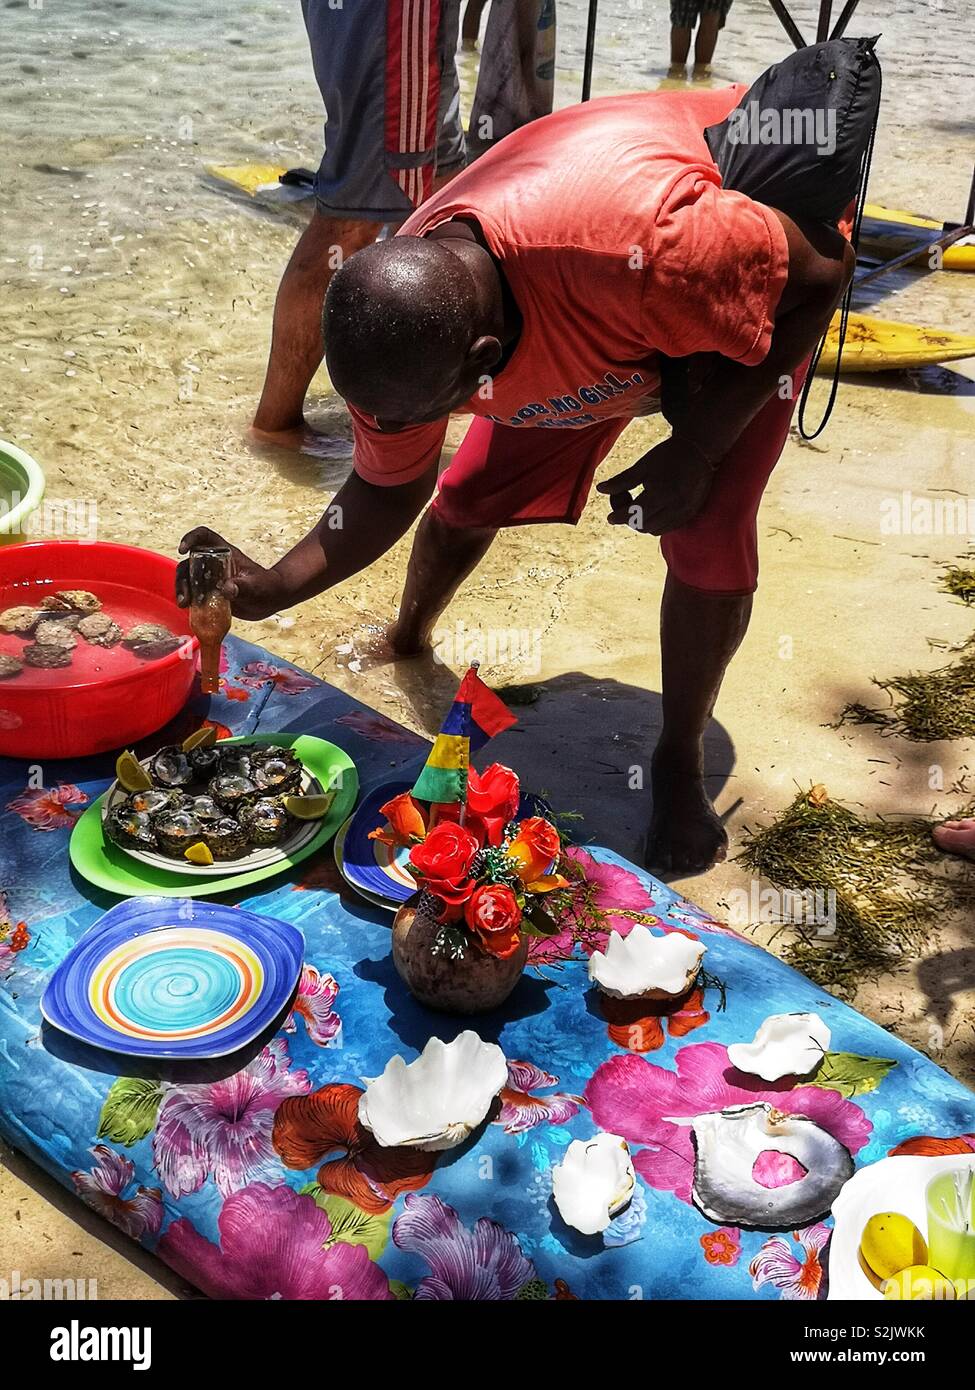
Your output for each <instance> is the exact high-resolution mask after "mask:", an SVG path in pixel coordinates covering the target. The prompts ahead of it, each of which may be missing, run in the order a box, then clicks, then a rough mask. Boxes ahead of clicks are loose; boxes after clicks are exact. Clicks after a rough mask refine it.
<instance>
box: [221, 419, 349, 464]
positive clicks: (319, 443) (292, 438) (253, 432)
mask: <svg viewBox="0 0 975 1390" xmlns="http://www.w3.org/2000/svg"><path fill="white" fill-rule="evenodd" d="M247 438H248V439H249V440H250V441H251V442H252V443H255V444H273V445H274V446H275V447H276V448H278V449H291V450H292V451H293V452H294V453H296V454H308V455H310V456H311V457H312V458H320V459H327V458H332V459H334V458H351V457H352V453H353V445H352V441H351V440H350V439H346V438H345V437H344V436H342V435H339V436H336V435H330V434H321V433H320V432H319V431H318V430H313V429H312V427H311V425H309V424H308V422H307V421H306V420H302V422H301V424H299V425H291V426H289V427H288V428H287V429H282V430H262V429H258V427H257V425H251V426H250V427H249V429H248V430H247Z"/></svg>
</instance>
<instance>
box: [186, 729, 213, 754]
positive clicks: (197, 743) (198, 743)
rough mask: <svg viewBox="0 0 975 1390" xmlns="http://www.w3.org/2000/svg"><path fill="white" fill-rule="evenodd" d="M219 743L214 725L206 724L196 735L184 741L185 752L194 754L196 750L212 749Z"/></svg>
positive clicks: (191, 735)
mask: <svg viewBox="0 0 975 1390" xmlns="http://www.w3.org/2000/svg"><path fill="white" fill-rule="evenodd" d="M216 741H217V731H216V729H215V728H214V727H213V725H212V724H204V726H203V728H202V729H197V731H196V733H195V734H190V736H189V738H184V740H183V752H184V753H192V751H193V749H194V748H212V747H213V745H214V744H215V743H216Z"/></svg>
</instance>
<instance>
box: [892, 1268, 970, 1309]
mask: <svg viewBox="0 0 975 1390" xmlns="http://www.w3.org/2000/svg"><path fill="white" fill-rule="evenodd" d="M954 1296H955V1286H954V1284H953V1283H952V1282H951V1280H950V1279H946V1278H945V1276H944V1275H943V1274H942V1273H941V1271H940V1270H937V1269H932V1268H931V1266H930V1265H911V1266H910V1268H909V1269H902V1270H900V1271H899V1272H898V1273H897V1274H895V1275H894V1277H893V1278H892V1279H888V1280H887V1282H886V1284H884V1298H889V1299H892V1300H893V1301H895V1302H896V1301H897V1300H899V1299H903V1300H904V1301H905V1302H913V1303H916V1302H918V1301H922V1300H923V1301H931V1300H935V1299H949V1298H950V1299H953V1298H954Z"/></svg>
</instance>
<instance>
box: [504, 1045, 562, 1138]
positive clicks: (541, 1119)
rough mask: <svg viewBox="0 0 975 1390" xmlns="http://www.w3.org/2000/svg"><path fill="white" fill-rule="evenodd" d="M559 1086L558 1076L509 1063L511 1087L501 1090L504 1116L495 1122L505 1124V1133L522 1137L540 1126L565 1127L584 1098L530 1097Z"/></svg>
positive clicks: (520, 1063)
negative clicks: (521, 1135)
mask: <svg viewBox="0 0 975 1390" xmlns="http://www.w3.org/2000/svg"><path fill="white" fill-rule="evenodd" d="M558 1084H559V1078H558V1077H557V1076H551V1075H550V1074H549V1073H548V1072H547V1071H542V1070H541V1069H540V1068H539V1067H536V1066H533V1065H532V1063H531V1062H512V1061H509V1062H508V1084H507V1085H506V1086H504V1087H503V1088H502V1090H501V1113H500V1114H499V1115H498V1118H497V1119H496V1120H495V1121H494V1123H495V1124H496V1125H503V1126H504V1131H505V1133H506V1134H523V1133H524V1132H525V1130H528V1129H534V1128H535V1126H536V1125H540V1124H551V1125H564V1124H565V1122H566V1121H567V1120H571V1119H572V1116H573V1115H578V1113H579V1108H580V1106H581V1105H582V1104H583V1100H582V1096H570V1095H563V1094H561V1093H560V1094H557V1095H554V1096H536V1095H532V1094H531V1092H533V1091H544V1090H546V1089H547V1088H548V1087H550V1086H557V1085H558Z"/></svg>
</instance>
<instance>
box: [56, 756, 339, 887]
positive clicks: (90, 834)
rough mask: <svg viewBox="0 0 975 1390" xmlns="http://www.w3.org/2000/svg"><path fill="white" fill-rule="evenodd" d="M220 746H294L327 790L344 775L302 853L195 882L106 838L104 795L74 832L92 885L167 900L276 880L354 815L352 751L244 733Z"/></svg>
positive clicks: (75, 852) (75, 848)
mask: <svg viewBox="0 0 975 1390" xmlns="http://www.w3.org/2000/svg"><path fill="white" fill-rule="evenodd" d="M220 742H221V743H273V744H277V745H278V746H280V747H282V748H293V749H294V750H295V753H296V754H297V755H298V757H299V758H300V759H301V761H302V762H303V763H304V765H305V767H307V769H308V771H309V772H310V773H312V775H313V776H315V777H317V778H318V780H319V782H321V784H322V786H323V787H325V786H328V784H329V782H330V781H331V779H332V778H333V777H334V776H335V774H336V773H341V774H342V784H341V786H340V787H339V788H338V794H337V796H336V798H335V800H334V801H333V802H332V804H331V806H330V807H329V810H328V815H327V816H325V817H324V819H323V820H322V823H321V825H320V826H319V828H318V834H317V835H316V836H315V837H314V839H312V840H309V842H308V843H307V844H306V845H303V846H302V847H301V849H297V850H295V851H294V853H293V854H291V855H289V856H288V858H287V859H285V860H283V861H279V862H278V863H276V864H267V865H265V867H264V868H263V869H250V870H248V871H247V872H246V873H239V874H226V875H224V876H223V877H220V878H214V877H212V876H208V875H201V877H200V878H192V877H191V876H189V875H188V874H185V873H180V874H174V873H169V872H167V871H166V870H165V869H157V868H155V867H154V866H153V865H151V864H143V863H141V862H140V861H139V860H138V859H133V858H132V856H131V855H128V854H126V853H125V852H124V851H123V850H120V849H118V848H116V846H115V845H113V844H112V843H111V842H110V841H109V840H106V838H105V834H104V831H103V830H102V810H101V808H102V801H103V800H104V797H103V796H100V797H98V799H97V801H93V802H92V803H91V805H90V806H89V807H88V808H87V810H86V811H85V812H84V814H83V815H81V816H79V818H78V821H77V824H76V825H75V828H74V830H73V831H72V832H71V844H70V849H69V852H70V855H71V862H72V864H73V865H74V866H75V868H76V869H77V870H78V873H79V874H82V875H83V876H84V877H85V878H86V879H87V880H88V882H89V883H93V884H94V885H95V887H96V888H104V889H105V890H106V892H109V893H115V894H116V895H117V896H118V897H122V898H138V897H144V896H145V895H147V894H152V893H155V894H162V895H163V896H167V897H184V898H202V897H205V896H208V895H209V894H211V893H227V892H230V891H231V890H235V889H238V888H246V887H248V886H249V885H250V884H252V883H260V882H261V881H262V880H263V879H266V878H272V877H273V876H274V875H275V874H280V873H284V872H285V871H286V870H288V869H289V868H290V867H291V866H292V864H299V863H301V861H302V860H303V859H307V858H308V857H309V855H312V854H314V853H315V852H316V851H317V850H320V849H321V848H322V846H323V845H325V844H327V843H328V841H329V840H330V839H331V838H332V836H333V835H334V834H335V832H336V830H338V828H339V826H340V825H341V824H342V822H343V821H344V820H345V819H346V817H347V816H348V815H349V814H350V813H351V811H352V808H353V806H354V805H355V803H356V798H357V797H358V795H359V774H358V773H357V772H356V768H355V763H354V762H353V761H352V759H351V758H350V757H349V755H348V753H346V752H344V750H343V749H341V748H336V746H335V744H334V743H327V742H326V741H325V739H323V738H315V737H314V736H313V735H312V734H242V735H240V736H239V737H238V738H228V739H221V740H220Z"/></svg>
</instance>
